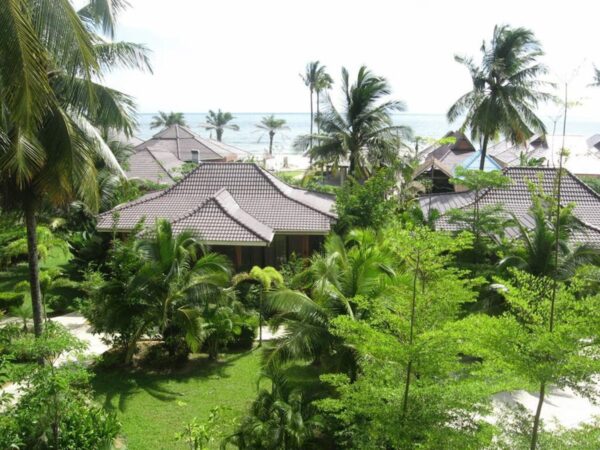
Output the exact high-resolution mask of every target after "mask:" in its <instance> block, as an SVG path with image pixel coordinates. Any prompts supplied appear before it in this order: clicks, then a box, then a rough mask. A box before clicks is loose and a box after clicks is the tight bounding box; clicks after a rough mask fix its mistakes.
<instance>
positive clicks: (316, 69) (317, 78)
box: [300, 61, 333, 147]
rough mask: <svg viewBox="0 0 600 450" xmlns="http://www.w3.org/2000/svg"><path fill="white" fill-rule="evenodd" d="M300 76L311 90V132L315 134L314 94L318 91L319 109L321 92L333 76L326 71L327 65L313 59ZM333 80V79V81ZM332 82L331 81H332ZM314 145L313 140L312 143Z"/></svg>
mask: <svg viewBox="0 0 600 450" xmlns="http://www.w3.org/2000/svg"><path fill="white" fill-rule="evenodd" d="M300 78H302V81H304V84H305V86H306V87H308V91H309V92H310V134H311V136H312V134H313V124H314V122H315V119H314V109H313V106H314V102H313V95H314V94H315V92H316V93H317V109H318V107H319V100H318V96H319V92H320V91H322V90H323V89H325V88H326V86H325V84H326V80H327V79H329V80H331V77H330V76H329V75H327V73H326V72H325V66H322V65H321V64H320V62H319V61H312V62H309V63H308V64H307V65H306V69H305V71H304V74H300ZM331 82H333V81H331ZM330 84H331V83H330ZM310 145H311V147H312V141H311V143H310Z"/></svg>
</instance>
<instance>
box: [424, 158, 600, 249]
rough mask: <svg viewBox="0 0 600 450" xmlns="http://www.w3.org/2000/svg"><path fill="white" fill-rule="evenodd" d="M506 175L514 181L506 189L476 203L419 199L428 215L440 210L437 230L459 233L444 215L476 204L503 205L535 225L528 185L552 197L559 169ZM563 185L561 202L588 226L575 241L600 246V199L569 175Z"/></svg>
mask: <svg viewBox="0 0 600 450" xmlns="http://www.w3.org/2000/svg"><path fill="white" fill-rule="evenodd" d="M504 173H505V174H506V175H507V176H509V177H510V178H511V180H512V184H511V185H510V186H509V187H507V188H502V189H498V188H491V189H488V190H486V191H484V192H483V193H482V194H481V195H480V196H479V198H478V199H477V200H475V196H474V194H473V193H472V192H459V193H445V194H432V195H424V196H422V197H420V198H419V203H420V206H421V209H423V211H424V212H426V213H427V211H429V208H431V209H437V210H438V211H439V212H440V213H441V214H442V217H440V219H439V220H438V222H437V223H436V226H437V227H438V229H445V230H452V231H454V230H457V229H459V228H460V227H459V226H458V225H457V224H451V223H449V222H448V218H447V216H446V215H445V214H446V213H447V212H448V211H449V210H450V209H453V208H461V209H467V208H470V207H472V206H473V205H474V202H475V201H477V203H478V204H479V206H480V207H481V206H486V205H496V204H500V205H502V206H503V207H504V209H505V210H506V211H507V212H510V213H512V214H514V215H515V216H516V217H517V219H518V220H519V221H520V222H521V223H522V224H523V225H524V226H526V227H531V226H532V225H533V223H532V219H531V216H530V212H529V210H530V208H531V206H532V201H531V193H530V191H529V183H534V184H536V185H539V186H541V188H542V189H543V191H544V192H545V193H552V192H553V189H554V186H555V182H556V175H557V173H558V170H557V169H553V168H542V167H509V168H506V169H504ZM565 173H566V175H565V176H564V177H563V178H562V183H561V202H562V203H563V204H565V205H566V204H569V203H573V204H574V205H575V209H574V211H573V214H574V215H575V217H576V218H577V219H578V220H579V221H580V222H581V223H583V224H584V225H585V230H583V231H580V232H577V233H575V235H574V239H575V240H576V241H580V242H589V243H593V244H600V197H599V196H598V195H597V194H596V193H595V192H594V191H593V190H592V189H591V188H590V187H589V186H587V185H586V184H585V183H584V182H583V181H581V180H580V179H579V178H577V177H576V176H574V175H572V174H571V173H570V172H568V171H565ZM507 233H508V234H509V235H513V236H514V235H516V230H507Z"/></svg>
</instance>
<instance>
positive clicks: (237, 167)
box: [97, 163, 337, 269]
mask: <svg viewBox="0 0 600 450" xmlns="http://www.w3.org/2000/svg"><path fill="white" fill-rule="evenodd" d="M334 203H335V201H334V197H333V196H330V195H326V194H321V193H317V192H312V191H308V190H304V189H300V188H296V187H293V186H290V185H288V184H286V183H284V182H283V181H281V180H279V179H278V178H277V177H275V176H274V175H272V174H271V173H269V172H267V171H266V170H264V169H262V168H261V167H259V166H258V165H256V164H254V163H235V164H230V163H201V164H200V165H199V166H198V168H197V169H195V170H194V171H193V172H191V173H190V174H188V175H187V176H186V177H185V178H183V179H182V180H181V181H179V182H177V183H175V184H173V185H172V186H171V187H169V188H167V189H166V190H164V191H160V192H156V193H151V194H148V195H146V196H144V197H141V198H140V199H138V200H135V201H132V202H129V203H125V204H123V205H120V206H117V207H116V208H114V209H113V210H111V211H107V212H105V213H103V214H101V215H100V216H99V217H98V224H97V229H98V230H99V231H111V230H115V231H117V232H124V233H128V232H131V231H132V230H133V229H134V228H135V227H136V225H137V224H138V223H139V222H140V221H142V220H144V225H145V227H147V228H151V227H152V226H153V225H154V223H155V221H156V220H157V219H161V218H162V219H167V220H169V221H170V222H171V224H172V226H173V229H174V231H175V232H181V231H184V230H191V231H193V232H194V233H196V234H197V235H198V237H200V238H201V239H203V240H204V242H206V243H207V244H209V245H210V246H211V247H212V248H213V249H214V250H215V251H218V252H221V253H224V254H226V255H228V256H229V257H230V258H231V260H232V261H233V263H234V265H235V266H236V268H238V269H247V268H249V267H252V266H253V265H259V266H265V265H276V266H277V265H280V264H281V263H282V262H284V261H286V260H287V258H288V257H289V256H290V255H291V254H292V253H295V254H297V255H299V256H309V255H310V254H311V253H312V252H313V251H314V250H315V249H317V248H319V247H320V245H321V243H322V241H323V238H324V236H325V235H327V234H328V233H329V231H330V230H331V227H332V226H333V224H334V223H335V221H336V218H337V216H336V214H335V213H334V212H333V207H334Z"/></svg>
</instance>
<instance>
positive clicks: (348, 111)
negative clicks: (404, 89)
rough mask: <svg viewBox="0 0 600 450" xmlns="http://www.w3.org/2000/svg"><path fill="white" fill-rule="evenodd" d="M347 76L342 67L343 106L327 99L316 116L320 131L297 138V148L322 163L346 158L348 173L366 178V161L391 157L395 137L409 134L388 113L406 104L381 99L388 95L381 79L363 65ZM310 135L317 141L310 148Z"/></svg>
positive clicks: (391, 158)
mask: <svg viewBox="0 0 600 450" xmlns="http://www.w3.org/2000/svg"><path fill="white" fill-rule="evenodd" d="M349 78H350V77H349V74H348V71H347V70H346V69H345V68H344V69H342V94H343V96H342V97H343V99H344V100H343V101H344V104H343V109H342V110H341V111H338V110H337V109H336V107H335V106H334V105H333V103H332V102H331V99H328V101H327V106H326V110H325V112H323V113H322V114H321V115H320V116H319V117H318V123H319V126H320V129H321V133H320V134H318V135H315V136H302V137H300V138H299V139H298V140H297V142H296V147H297V148H301V149H305V150H308V153H309V155H310V156H311V157H312V158H313V159H315V160H317V161H320V162H323V163H334V164H339V163H340V162H341V161H342V159H346V158H347V159H349V160H350V173H351V174H352V175H354V176H358V177H360V178H366V177H367V176H368V174H369V168H368V162H371V163H379V164H383V163H387V162H390V161H392V160H394V159H395V157H396V153H397V149H398V145H397V144H398V136H399V135H408V134H409V133H410V129H409V128H407V127H404V126H395V125H394V124H393V123H392V117H391V114H392V113H393V112H394V111H402V110H404V109H405V107H404V104H403V103H402V102H399V101H395V100H387V101H383V102H382V101H381V100H382V98H383V97H385V96H387V95H389V94H390V87H389V84H388V82H387V81H386V80H385V79H384V78H382V77H378V76H375V75H373V74H372V73H371V72H370V71H369V70H368V69H367V68H366V67H365V66H363V67H361V68H360V69H359V71H358V75H357V78H356V81H355V82H354V83H353V84H350V79H349ZM313 138H314V139H315V140H316V141H317V144H316V145H315V146H314V147H312V148H311V147H310V142H311V141H312V139H313Z"/></svg>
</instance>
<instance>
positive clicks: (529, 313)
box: [473, 269, 600, 449]
mask: <svg viewBox="0 0 600 450" xmlns="http://www.w3.org/2000/svg"><path fill="white" fill-rule="evenodd" d="M498 281H499V282H500V283H501V284H502V285H503V286H505V289H503V290H502V293H503V295H504V296H505V298H506V301H507V303H508V305H509V312H508V313H506V314H505V315H504V316H502V317H500V318H493V319H492V318H486V317H483V316H479V317H477V318H474V319H476V320H475V325H474V327H473V329H474V330H475V332H476V330H480V331H479V332H478V334H477V335H474V336H473V338H474V339H476V340H477V341H478V342H480V343H482V344H483V347H485V348H487V349H489V351H490V352H491V353H494V355H489V357H490V358H495V359H496V361H497V362H496V364H497V366H498V367H506V368H507V370H509V371H512V372H513V373H514V374H516V375H517V376H519V377H521V379H523V380H525V381H526V382H527V383H528V384H529V385H534V384H536V385H539V386H540V392H539V402H538V406H537V409H536V412H535V415H534V418H533V425H531V419H530V421H529V423H528V429H529V430H532V431H530V433H529V441H530V448H531V449H536V448H538V436H539V430H540V415H541V410H542V406H543V402H544V399H545V395H546V391H547V389H548V388H549V387H550V386H556V387H559V388H565V387H568V388H570V389H572V390H574V391H575V392H577V393H578V394H580V395H582V396H586V397H589V396H593V395H594V394H593V392H592V391H591V390H590V389H589V386H592V385H593V383H594V381H593V377H594V376H595V374H597V373H598V370H600V367H599V362H598V360H597V359H596V358H594V357H592V356H591V355H594V354H595V353H597V352H598V350H599V347H598V342H597V339H595V338H593V337H592V336H596V335H597V333H598V326H599V324H600V317H599V315H598V314H599V311H600V309H599V307H600V297H599V296H598V295H592V296H584V297H581V296H578V295H577V291H578V289H579V285H578V283H577V282H576V281H575V282H574V283H573V284H572V285H571V286H567V285H566V284H565V283H563V282H560V281H556V279H552V278H548V277H544V276H535V275H532V274H528V273H526V272H522V271H520V270H518V269H512V270H511V279H510V280H504V279H502V280H498ZM484 335H485V336H484Z"/></svg>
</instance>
